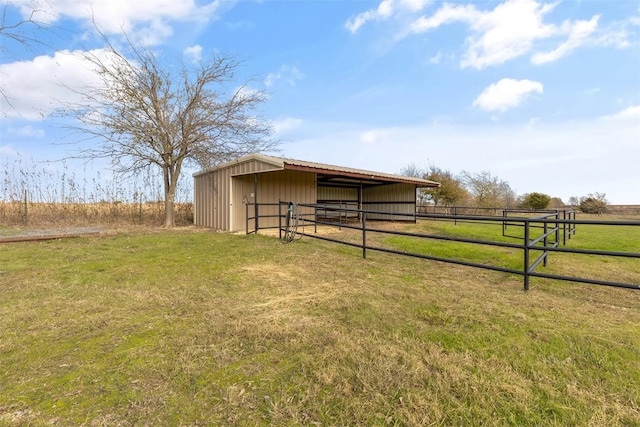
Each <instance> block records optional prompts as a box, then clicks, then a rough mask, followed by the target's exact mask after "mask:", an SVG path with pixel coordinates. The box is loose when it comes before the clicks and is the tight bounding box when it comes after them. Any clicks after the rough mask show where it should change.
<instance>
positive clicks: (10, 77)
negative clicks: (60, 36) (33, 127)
mask: <svg viewBox="0 0 640 427" xmlns="http://www.w3.org/2000/svg"><path fill="white" fill-rule="evenodd" d="M84 53H86V52H80V51H68V50H62V51H58V52H56V53H55V54H54V55H53V56H48V55H42V56H37V57H35V58H34V59H33V60H31V61H19V62H13V63H9V64H1V65H0V75H2V76H3V78H2V80H1V82H0V87H1V88H2V92H3V93H4V95H5V96H6V98H7V99H8V101H9V104H8V103H7V100H6V99H5V98H4V97H0V110H1V111H2V113H3V114H2V115H3V116H4V117H5V118H18V117H20V118H23V119H26V120H40V119H43V118H45V117H46V116H48V115H50V114H51V113H53V112H54V111H55V110H56V109H58V108H60V107H61V106H62V105H64V104H66V103H72V102H78V101H80V99H81V98H82V96H81V95H80V94H79V93H78V91H79V90H80V91H81V90H82V89H84V88H88V87H94V88H95V87H99V85H100V82H101V80H100V79H99V77H98V76H97V75H96V74H95V73H94V72H93V71H92V70H91V68H90V67H89V66H88V64H87V62H85V61H84V60H83V59H82V54H84ZM90 53H92V54H94V55H96V56H97V57H100V58H102V59H103V60H106V59H107V53H106V51H104V50H102V49H97V50H92V51H91V52H90Z"/></svg>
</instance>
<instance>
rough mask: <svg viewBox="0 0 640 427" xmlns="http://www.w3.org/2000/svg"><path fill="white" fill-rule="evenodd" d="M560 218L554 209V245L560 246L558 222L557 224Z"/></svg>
mask: <svg viewBox="0 0 640 427" xmlns="http://www.w3.org/2000/svg"><path fill="white" fill-rule="evenodd" d="M559 219H560V212H559V211H556V229H555V231H556V233H555V239H556V241H555V244H556V246H560V224H558V222H557V221H558V220H559Z"/></svg>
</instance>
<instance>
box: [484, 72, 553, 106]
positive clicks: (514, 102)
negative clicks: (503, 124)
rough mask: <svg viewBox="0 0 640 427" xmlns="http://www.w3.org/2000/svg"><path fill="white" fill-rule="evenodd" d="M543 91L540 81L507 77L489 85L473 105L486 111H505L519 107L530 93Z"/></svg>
mask: <svg viewBox="0 0 640 427" xmlns="http://www.w3.org/2000/svg"><path fill="white" fill-rule="evenodd" d="M542 92H543V86H542V83H540V82H535V81H532V80H515V79H508V78H506V79H502V80H500V81H499V82H497V83H493V84H491V85H490V86H489V87H487V88H486V89H485V90H484V91H483V92H482V93H481V94H480V95H479V96H478V97H477V98H476V100H475V101H473V105H474V106H477V107H479V108H480V109H482V110H484V111H498V112H503V111H506V110H508V109H510V108H514V107H517V106H518V105H520V104H521V103H522V102H523V101H524V100H525V99H526V98H527V97H528V96H529V95H531V94H533V93H542Z"/></svg>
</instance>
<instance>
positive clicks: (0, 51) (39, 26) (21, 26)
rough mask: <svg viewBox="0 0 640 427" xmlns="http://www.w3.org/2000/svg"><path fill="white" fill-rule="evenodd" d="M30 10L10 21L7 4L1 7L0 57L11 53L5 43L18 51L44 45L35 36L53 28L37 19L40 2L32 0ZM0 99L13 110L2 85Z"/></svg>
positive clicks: (42, 10)
mask: <svg viewBox="0 0 640 427" xmlns="http://www.w3.org/2000/svg"><path fill="white" fill-rule="evenodd" d="M31 8H32V9H31V13H30V14H29V16H28V17H26V18H22V19H19V20H15V21H11V20H9V19H8V18H7V15H8V11H9V4H8V3H5V4H4V5H3V6H2V12H1V13H2V16H0V55H2V56H5V57H6V56H8V55H9V54H10V53H11V50H12V49H10V48H8V47H7V46H8V44H7V43H6V41H10V42H13V43H16V44H17V46H19V49H18V50H20V51H23V50H25V49H29V48H33V47H34V46H35V45H43V46H44V45H46V44H45V43H44V42H43V41H42V39H40V38H37V37H36V36H35V35H42V31H50V30H51V29H52V28H53V27H52V26H51V25H48V24H45V23H44V22H41V21H40V20H38V19H37V15H38V14H40V13H44V9H43V8H42V4H41V2H40V1H37V0H34V1H33V2H32V3H31ZM0 98H2V100H3V101H4V102H5V103H6V104H7V105H8V106H9V107H10V108H12V109H14V110H15V108H14V106H13V104H12V102H11V99H10V98H9V96H7V94H6V92H5V90H4V87H2V85H0ZM2 114H3V115H6V113H5V112H2Z"/></svg>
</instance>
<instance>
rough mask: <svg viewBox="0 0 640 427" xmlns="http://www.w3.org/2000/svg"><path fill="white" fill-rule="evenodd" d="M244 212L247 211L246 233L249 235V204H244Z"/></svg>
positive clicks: (245, 219)
mask: <svg viewBox="0 0 640 427" xmlns="http://www.w3.org/2000/svg"><path fill="white" fill-rule="evenodd" d="M244 210H245V215H244V231H245V234H249V202H247V203H245V204H244Z"/></svg>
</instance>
